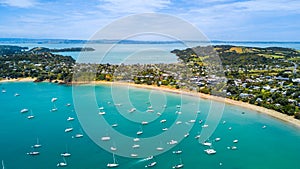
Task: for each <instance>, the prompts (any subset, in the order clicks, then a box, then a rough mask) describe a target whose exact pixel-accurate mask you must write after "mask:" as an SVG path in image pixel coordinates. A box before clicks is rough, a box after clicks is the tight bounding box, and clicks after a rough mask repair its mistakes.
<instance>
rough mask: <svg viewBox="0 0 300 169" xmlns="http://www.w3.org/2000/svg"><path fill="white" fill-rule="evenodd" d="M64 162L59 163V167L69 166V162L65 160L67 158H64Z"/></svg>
mask: <svg viewBox="0 0 300 169" xmlns="http://www.w3.org/2000/svg"><path fill="white" fill-rule="evenodd" d="M63 161H64V162H59V163H57V165H56V166H57V167H66V166H67V165H68V164H67V161H66V159H65V157H63Z"/></svg>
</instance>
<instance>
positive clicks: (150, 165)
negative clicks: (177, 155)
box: [145, 161, 157, 168]
mask: <svg viewBox="0 0 300 169" xmlns="http://www.w3.org/2000/svg"><path fill="white" fill-rule="evenodd" d="M156 164H157V162H156V161H153V162H152V163H150V164H148V165H145V167H146V168H147V167H153V166H155V165H156Z"/></svg>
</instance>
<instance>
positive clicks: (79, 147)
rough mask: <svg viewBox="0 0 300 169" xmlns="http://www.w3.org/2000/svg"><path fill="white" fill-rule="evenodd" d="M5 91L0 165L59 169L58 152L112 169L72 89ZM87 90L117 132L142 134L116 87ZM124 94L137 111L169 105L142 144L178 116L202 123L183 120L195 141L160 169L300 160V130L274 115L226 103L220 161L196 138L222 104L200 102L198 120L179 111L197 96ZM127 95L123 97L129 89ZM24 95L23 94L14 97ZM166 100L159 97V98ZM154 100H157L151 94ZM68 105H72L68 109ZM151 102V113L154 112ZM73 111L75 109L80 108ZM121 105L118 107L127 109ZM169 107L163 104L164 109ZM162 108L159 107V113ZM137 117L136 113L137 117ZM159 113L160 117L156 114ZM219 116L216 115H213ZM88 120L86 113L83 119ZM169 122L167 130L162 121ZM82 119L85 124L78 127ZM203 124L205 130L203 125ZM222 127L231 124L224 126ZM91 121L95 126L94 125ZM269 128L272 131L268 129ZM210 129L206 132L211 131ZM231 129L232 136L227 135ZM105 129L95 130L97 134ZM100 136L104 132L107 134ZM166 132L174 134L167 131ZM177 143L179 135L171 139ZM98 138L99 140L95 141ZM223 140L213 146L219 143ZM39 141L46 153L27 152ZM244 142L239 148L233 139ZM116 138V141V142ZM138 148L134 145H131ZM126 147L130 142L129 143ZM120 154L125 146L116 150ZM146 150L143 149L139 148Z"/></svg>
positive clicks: (24, 85) (261, 166)
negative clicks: (123, 112) (124, 111)
mask: <svg viewBox="0 0 300 169" xmlns="http://www.w3.org/2000/svg"><path fill="white" fill-rule="evenodd" d="M0 88H2V89H5V90H6V93H0V102H1V111H0V124H1V130H0V135H1V139H0V149H1V151H0V159H1V160H3V161H4V163H5V167H6V168H8V169H19V168H22V169H41V168H47V169H52V168H53V169H54V168H57V166H56V164H57V163H58V162H60V161H62V157H61V156H60V154H61V153H62V152H64V151H66V147H67V150H68V151H69V152H70V153H71V154H72V155H71V157H68V158H66V160H67V163H68V166H67V167H66V168H70V169H96V168H107V167H106V165H107V163H109V162H112V154H111V152H107V151H105V150H104V149H103V148H101V147H100V146H98V145H97V144H96V143H95V142H94V141H93V139H91V138H89V137H88V136H91V135H92V134H91V133H90V131H88V130H86V129H85V127H84V126H83V125H82V124H83V123H82V120H84V118H82V117H81V116H78V115H79V113H76V110H77V109H76V104H75V105H74V103H73V99H74V88H72V86H64V85H57V84H52V83H31V82H12V83H1V84H0ZM75 88H77V89H80V92H82V93H83V94H82V98H85V97H86V98H88V97H90V96H91V95H90V94H91V93H89V91H90V90H89V89H90V88H92V89H93V90H94V94H95V95H96V98H95V101H96V103H97V106H99V107H103V108H104V111H105V112H106V114H105V115H104V116H103V117H104V118H105V120H106V121H107V123H108V124H114V123H118V127H116V128H114V130H116V131H117V132H119V133H122V134H123V135H126V136H128V137H130V138H134V137H137V135H136V134H135V133H136V131H138V130H140V126H141V125H140V124H139V123H136V122H132V121H130V120H128V119H127V118H125V117H124V116H122V115H120V113H119V111H118V109H117V107H118V106H115V105H114V104H118V103H120V102H115V101H116V98H114V97H113V96H112V88H111V87H110V86H107V85H106V86H103V85H99V86H95V87H94V86H89V85H86V86H75ZM116 90H119V91H120V92H124V93H125V92H128V93H129V98H128V99H129V100H130V102H131V103H132V105H134V107H136V109H137V110H141V111H146V110H147V109H148V107H149V106H150V105H149V99H150V100H151V97H154V95H155V94H157V97H155V98H156V99H157V98H162V99H161V100H160V101H159V103H162V104H164V103H166V104H167V107H166V108H165V109H163V111H161V113H162V115H161V116H157V117H156V119H155V120H153V121H152V122H150V123H149V124H148V125H145V126H143V132H144V134H143V135H142V136H141V138H151V137H155V136H158V135H160V134H161V133H163V131H162V130H161V129H162V128H164V127H169V128H171V126H172V125H173V124H174V123H175V122H176V120H178V119H177V118H178V117H179V116H182V115H186V116H185V117H187V119H192V118H193V117H196V118H195V120H196V122H195V123H189V122H188V123H186V122H187V121H182V122H183V123H182V124H180V125H182V126H184V125H185V126H188V125H189V126H192V128H191V130H190V131H189V134H190V136H189V137H187V138H184V139H183V140H182V141H181V142H180V143H178V144H177V145H175V146H174V147H173V148H172V149H170V150H169V151H167V152H164V153H162V154H160V155H157V156H155V161H157V165H156V166H155V168H161V169H165V168H172V166H173V165H175V164H177V163H178V162H179V160H180V158H181V159H182V162H183V163H184V168H191V169H192V168H204V169H205V168H207V169H209V168H225V169H233V168H239V169H253V168H255V169H266V168H273V169H282V168H290V169H297V168H298V167H299V165H298V156H299V152H300V146H299V141H300V131H299V128H297V127H295V126H292V125H290V124H288V123H285V122H282V121H279V120H277V119H274V118H272V117H269V116H266V115H264V114H261V113H257V112H254V111H251V110H247V109H244V108H240V107H237V106H233V105H225V109H224V112H223V115H222V118H221V120H220V121H219V122H218V126H217V129H216V130H215V131H214V133H213V134H212V135H211V136H210V138H209V140H208V141H209V142H212V144H213V147H212V148H214V149H215V150H216V151H217V153H216V154H215V155H207V154H206V153H205V152H204V150H205V149H207V148H208V147H206V146H203V145H202V144H200V143H199V141H198V140H196V139H195V138H194V137H195V136H196V135H198V134H199V133H200V132H201V131H202V130H203V128H202V127H201V126H202V125H204V124H205V123H206V118H207V116H208V112H209V109H210V106H211V105H212V106H213V105H215V104H217V103H216V102H212V101H209V100H204V99H200V100H196V101H199V104H200V107H199V110H200V114H198V115H197V116H195V112H194V110H189V109H185V110H183V111H182V115H178V114H176V113H175V112H176V111H178V108H176V105H181V104H183V103H185V102H186V103H189V102H193V101H195V100H193V99H194V98H189V97H188V98H183V97H180V95H176V94H169V93H155V92H157V91H149V90H146V89H136V88H130V89H128V88H124V87H116ZM123 90H124V91H123ZM15 93H19V94H20V96H15ZM161 94H162V95H163V97H159V96H160V95H161ZM151 95H152V96H151ZM53 97H56V98H58V99H57V101H56V102H55V106H56V107H57V108H58V111H55V112H50V110H51V109H52V108H53V106H54V103H52V102H51V99H52V98H53ZM81 101H82V102H83V103H82V104H86V105H88V104H89V100H84V99H82V100H81ZM67 103H70V104H71V106H66V104H67ZM154 105H155V104H154V103H153V109H154V108H155V106H154ZM74 106H75V107H74ZM125 106H126V105H125V104H123V105H122V106H120V107H125ZM161 106H163V105H161ZM24 108H27V109H29V111H31V110H32V112H33V114H34V116H35V118H33V119H30V120H29V119H27V115H29V114H30V112H28V113H24V114H22V113H20V110H22V109H24ZM155 109H156V108H155ZM86 111H87V113H88V114H89V113H91V114H89V115H91V116H92V117H94V116H95V117H99V118H100V115H98V114H96V115H94V114H93V115H92V113H93V111H94V110H93V109H92V108H91V109H87V110H86ZM134 113H137V112H133V115H134ZM155 113H156V111H155ZM211 113H215V112H211ZM80 115H82V114H80ZM69 116H71V117H74V118H75V120H74V121H72V122H69V121H67V120H66V119H67V118H68V117H69ZM162 119H166V120H167V122H166V123H165V124H162V123H160V120H162ZM80 120H81V122H79V121H80ZM200 120H202V121H203V122H202V124H199V121H200ZM223 121H226V123H224V124H223ZM91 123H93V121H91ZM70 126H72V127H73V128H74V130H73V131H72V132H69V133H65V132H64V130H65V128H67V127H70ZM263 126H266V128H263ZM209 127H211V126H208V128H209ZM229 128H231V130H229ZM96 130H99V129H98V128H95V131H96ZM100 130H105V128H102V129H100ZM165 132H168V131H165ZM76 133H82V134H83V135H84V137H82V138H77V139H75V138H72V136H74V135H75V134H76ZM171 136H174V138H175V137H176V133H173V135H171ZM97 137H98V139H99V140H100V138H101V135H99V136H97ZM217 137H219V138H221V140H220V141H218V142H215V141H214V139H215V138H217ZM37 138H39V141H40V143H41V144H42V147H41V148H39V151H40V155H38V156H29V155H27V154H26V153H27V152H29V151H32V148H31V146H32V145H33V144H35V143H36V139H37ZM235 139H238V140H239V141H238V143H233V140H235ZM113 141H116V143H118V141H117V140H112V141H111V142H113ZM154 142H155V144H161V145H162V146H169V145H167V144H166V143H165V142H161V141H160V140H155V141H154ZM133 143H134V142H132V143H130V144H133ZM124 144H125V143H124ZM116 146H117V147H119V148H120V149H121V146H122V145H120V144H119V143H118V144H117V145H116ZM231 146H236V147H237V150H229V149H228V148H227V147H231ZM141 148H142V147H141ZM179 149H180V150H182V151H183V153H182V154H181V155H176V154H173V153H172V151H175V150H179ZM117 154H118V153H116V159H117V161H118V163H119V164H120V166H119V168H145V167H144V166H145V165H147V164H149V162H150V161H145V160H143V159H139V158H136V159H133V158H127V157H122V156H119V155H117Z"/></svg>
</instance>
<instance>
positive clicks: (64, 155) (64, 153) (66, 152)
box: [60, 145, 71, 157]
mask: <svg viewBox="0 0 300 169" xmlns="http://www.w3.org/2000/svg"><path fill="white" fill-rule="evenodd" d="M60 155H61V156H63V157H70V156H71V153H69V152H68V146H67V145H66V151H65V152H63V153H61V154H60Z"/></svg>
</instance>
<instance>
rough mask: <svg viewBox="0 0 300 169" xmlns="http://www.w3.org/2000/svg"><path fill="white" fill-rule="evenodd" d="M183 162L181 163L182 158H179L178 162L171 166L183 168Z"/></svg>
mask: <svg viewBox="0 0 300 169" xmlns="http://www.w3.org/2000/svg"><path fill="white" fill-rule="evenodd" d="M183 166H184V164H183V163H182V159H181V158H180V162H179V164H176V165H174V166H173V167H172V168H183Z"/></svg>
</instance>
